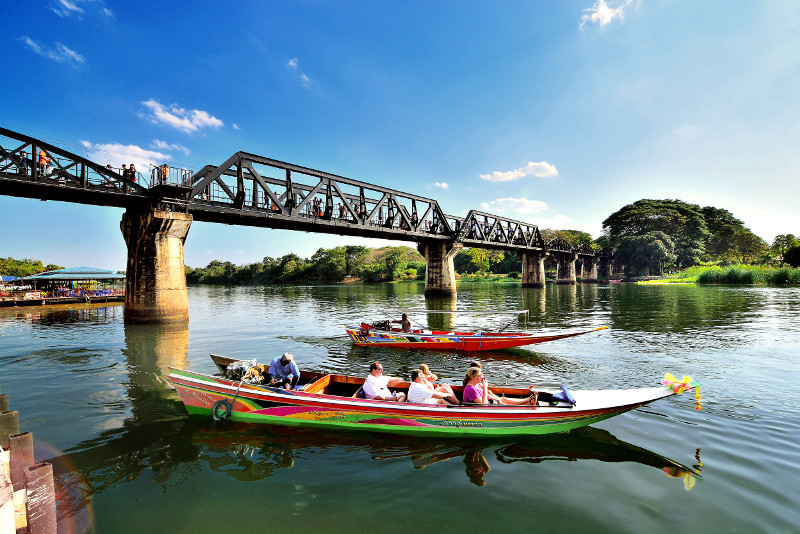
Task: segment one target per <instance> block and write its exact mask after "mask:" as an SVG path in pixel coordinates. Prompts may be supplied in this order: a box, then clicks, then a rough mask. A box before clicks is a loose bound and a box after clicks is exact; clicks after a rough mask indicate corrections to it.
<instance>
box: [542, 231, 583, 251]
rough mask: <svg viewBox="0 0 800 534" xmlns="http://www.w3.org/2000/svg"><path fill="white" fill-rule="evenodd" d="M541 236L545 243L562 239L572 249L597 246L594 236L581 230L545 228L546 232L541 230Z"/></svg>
mask: <svg viewBox="0 0 800 534" xmlns="http://www.w3.org/2000/svg"><path fill="white" fill-rule="evenodd" d="M539 234H541V236H542V239H543V240H544V241H545V242H547V241H552V240H553V239H556V238H559V237H560V238H561V239H563V240H564V241H566V242H567V243H569V245H570V246H571V247H578V246H580V245H589V246H594V244H595V243H594V239H592V235H591V234H589V233H588V232H582V231H581V230H553V229H552V228H545V229H544V230H539Z"/></svg>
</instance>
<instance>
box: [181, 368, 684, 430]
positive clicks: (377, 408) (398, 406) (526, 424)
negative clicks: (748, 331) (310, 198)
mask: <svg viewBox="0 0 800 534" xmlns="http://www.w3.org/2000/svg"><path fill="white" fill-rule="evenodd" d="M212 359H213V360H214V363H215V364H216V365H217V368H218V369H219V370H220V372H221V373H222V374H221V375H216V376H212V375H207V374H202V373H197V372H193V371H187V370H181V369H176V368H170V371H171V372H170V375H169V379H170V381H171V382H172V384H173V385H174V386H175V389H176V391H177V392H178V395H179V396H180V398H181V400H182V401H183V403H184V405H185V406H186V410H187V411H188V412H189V413H190V414H193V415H201V416H203V415H204V416H212V417H214V418H215V419H230V420H232V421H240V422H248V423H266V424H272V425H290V426H307V427H315V428H331V429H341V430H361V431H370V432H388V433H393V434H404V435H430V436H436V435H444V436H454V437H459V436H460V437H482V436H495V437H497V436H504V437H505V436H521V435H527V434H548V433H554V432H565V431H568V430H572V429H574V428H579V427H582V426H586V425H590V424H592V423H596V422H598V421H602V420H603V419H608V418H609V417H613V416H615V415H619V414H621V413H624V412H627V411H629V410H633V409H635V408H638V407H640V406H643V405H645V404H647V403H650V402H653V401H655V400H658V399H661V398H664V397H668V396H670V395H673V394H675V393H679V392H681V391H684V390H686V389H690V388H691V387H694V386H697V385H699V384H696V383H694V382H692V381H691V378H688V377H684V381H683V382H680V383H678V381H673V382H674V383H672V382H669V383H666V384H665V386H664V387H653V388H643V389H624V390H622V389H621V390H575V391H570V390H567V389H566V388H564V387H563V386H560V387H550V388H548V387H541V388H540V387H536V388H534V389H533V391H536V392H537V394H538V400H537V401H536V403H535V404H531V405H509V404H490V405H482V404H468V403H460V404H449V405H439V404H437V405H431V404H415V403H409V402H394V401H383V400H370V399H365V398H362V397H361V389H362V386H363V384H364V380H365V379H364V378H360V377H355V376H348V375H339V374H328V373H323V372H314V371H301V377H300V381H299V383H298V384H297V386H296V389H293V390H286V389H280V388H275V387H270V386H265V385H259V384H250V383H245V382H244V381H242V380H235V379H231V378H227V377H226V376H225V375H224V373H225V371H226V370H227V367H228V366H229V365H231V364H232V363H233V362H234V361H236V360H233V359H231V358H225V357H223V356H215V355H212ZM668 376H670V377H671V375H668ZM687 380H688V381H687ZM409 385H410V384H409V383H408V382H402V383H396V384H393V386H396V387H395V388H394V389H396V390H397V391H404V392H407V390H408V387H409ZM452 388H453V391H454V392H455V394H456V396H457V397H458V398H459V399H460V398H461V395H462V393H463V389H464V388H463V387H462V386H452ZM492 391H493V392H494V393H495V394H497V395H501V396H505V397H508V398H528V397H530V395H531V392H532V388H527V387H502V386H501V387H493V388H492Z"/></svg>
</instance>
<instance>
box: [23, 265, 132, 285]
mask: <svg viewBox="0 0 800 534" xmlns="http://www.w3.org/2000/svg"><path fill="white" fill-rule="evenodd" d="M22 279H23V280H25V281H28V282H41V281H53V282H62V281H64V282H92V281H99V282H113V281H116V280H125V275H124V274H118V273H116V272H114V271H107V270H105V269H98V268H97V267H67V268H66V269H58V270H56V271H46V272H43V273H39V274H34V275H31V276H25V277H23V278H22Z"/></svg>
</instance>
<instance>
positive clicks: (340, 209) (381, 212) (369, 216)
mask: <svg viewBox="0 0 800 534" xmlns="http://www.w3.org/2000/svg"><path fill="white" fill-rule="evenodd" d="M41 151H45V152H46V153H47V154H48V155H49V156H50V158H51V161H50V163H49V164H48V165H39V154H40V152H41ZM23 159H24V160H25V161H24V162H23V161H22V160H23ZM163 169H164V172H163V174H162V172H161V169H154V171H153V173H150V174H149V175H148V174H145V175H142V174H137V175H135V176H126V175H123V173H122V172H121V171H120V170H119V169H114V168H110V167H108V166H103V165H100V164H98V163H95V162H93V161H90V160H88V159H86V158H83V157H81V156H78V155H76V154H73V153H71V152H69V151H66V150H64V149H61V148H59V147H57V146H55V145H52V144H49V143H46V142H44V141H41V140H39V139H35V138H33V137H30V136H27V135H24V134H21V133H18V132H14V131H12V130H8V129H6V128H2V127H0V194H3V195H10V196H17V197H26V198H35V199H41V200H59V201H65V202H75V203H81V204H91V205H99V206H112V207H121V208H140V209H141V208H145V207H148V206H149V207H152V208H156V209H161V210H168V211H175V212H182V213H188V214H191V215H192V218H193V220H197V221H206V222H216V223H224V224H235V225H247V226H256V227H265V228H275V229H286V230H300V231H306V232H317V233H329V234H339V235H353V236H361V237H372V238H381V239H393V240H399V241H416V242H421V241H424V240H435V241H444V242H450V243H461V244H463V246H467V247H479V248H489V249H498V250H506V251H514V252H519V253H524V252H527V251H530V252H533V251H536V252H550V253H556V254H558V253H571V254H578V255H580V256H584V257H587V259H588V257H595V256H598V255H599V254H598V253H596V252H595V251H594V250H592V249H591V247H589V246H588V245H582V246H580V247H577V248H574V247H571V246H570V245H569V244H568V243H567V242H566V241H564V240H563V239H555V240H553V241H550V242H548V243H545V242H544V241H543V240H542V236H541V234H540V233H539V229H538V227H537V226H536V225H533V224H529V223H525V222H522V221H518V220H514V219H509V218H507V217H501V216H498V215H493V214H490V213H485V212H482V211H478V210H471V211H470V212H469V213H467V215H466V217H458V216H456V215H448V214H446V213H444V211H443V210H442V209H441V207H440V206H439V203H438V202H437V201H436V200H434V199H432V198H427V197H423V196H419V195H414V194H410V193H405V192H402V191H398V190H395V189H390V188H386V187H382V186H380V185H375V184H370V183H367V182H362V181H359V180H353V179H350V178H346V177H343V176H338V175H335V174H330V173H327V172H323V171H318V170H314V169H310V168H308V167H302V166H299V165H294V164H291V163H286V162H282V161H278V160H275V159H270V158H266V157H263V156H258V155H255V154H249V153H246V152H237V153H235V154H234V155H232V156H231V157H230V158H228V159H227V160H226V161H225V162H224V163H222V164H221V165H219V166H213V165H207V166H205V167H203V168H202V169H200V171H198V172H196V173H195V172H192V171H190V170H187V169H178V168H174V167H166V166H165V167H164V168H163Z"/></svg>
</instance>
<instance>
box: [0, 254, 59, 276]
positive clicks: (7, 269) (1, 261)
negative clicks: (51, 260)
mask: <svg viewBox="0 0 800 534" xmlns="http://www.w3.org/2000/svg"><path fill="white" fill-rule="evenodd" d="M58 269H63V267H60V266H58V265H54V264H50V265H48V266H47V267H45V266H44V265H42V261H41V260H34V259H30V258H25V259H22V260H16V259H14V258H11V257H8V258H0V276H16V277H17V278H24V277H26V276H31V275H34V274H39V273H43V272H45V271H55V270H58Z"/></svg>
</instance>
